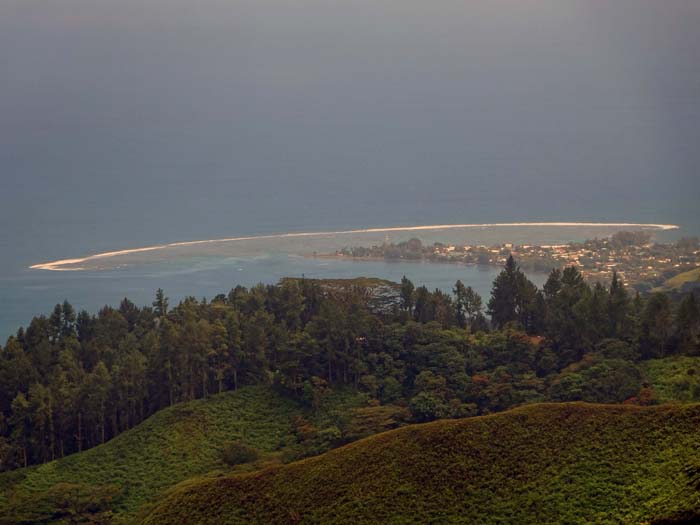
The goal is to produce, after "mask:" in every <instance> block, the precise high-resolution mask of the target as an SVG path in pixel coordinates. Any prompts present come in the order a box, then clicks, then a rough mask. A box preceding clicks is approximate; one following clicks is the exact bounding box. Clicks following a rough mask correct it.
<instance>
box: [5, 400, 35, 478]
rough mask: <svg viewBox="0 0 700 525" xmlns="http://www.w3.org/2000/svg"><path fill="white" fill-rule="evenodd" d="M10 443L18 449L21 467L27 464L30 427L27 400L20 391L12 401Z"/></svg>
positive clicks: (30, 434) (29, 412) (30, 435)
mask: <svg viewBox="0 0 700 525" xmlns="http://www.w3.org/2000/svg"><path fill="white" fill-rule="evenodd" d="M10 426H11V428H12V434H11V436H10V439H11V440H12V444H13V445H14V446H16V447H17V449H18V450H19V451H20V462H21V464H22V466H23V467H26V466H27V465H28V464H29V446H30V444H31V437H32V427H31V411H30V406H29V401H27V398H26V397H25V395H24V394H23V393H22V392H20V393H19V394H17V396H16V397H15V398H14V400H13V401H12V415H11V416H10Z"/></svg>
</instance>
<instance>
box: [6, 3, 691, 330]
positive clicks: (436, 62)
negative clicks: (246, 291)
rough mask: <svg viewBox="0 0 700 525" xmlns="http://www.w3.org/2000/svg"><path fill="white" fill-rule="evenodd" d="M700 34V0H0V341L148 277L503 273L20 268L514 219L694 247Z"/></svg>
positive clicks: (176, 281) (215, 283)
mask: <svg viewBox="0 0 700 525" xmlns="http://www.w3.org/2000/svg"><path fill="white" fill-rule="evenodd" d="M698 27H700V2H698V1H697V0H666V1H664V2H659V1H657V0H616V1H614V2H598V1H595V0H474V1H470V2H463V1H452V0H436V1H434V2H425V1H418V0H401V1H398V0H358V1H353V2H329V1H324V0H299V1H297V2H287V1H282V0H266V1H257V0H233V1H231V0H202V1H198V2H185V1H184V0H122V1H120V2H95V1H93V0H63V1H62V2H32V1H26V0H5V1H3V2H1V3H0V340H3V339H4V336H6V335H7V334H9V333H10V332H12V331H14V330H15V329H16V327H17V326H18V325H19V324H22V323H26V322H27V321H28V320H29V318H30V317H31V316H32V315H35V314H37V313H40V312H46V311H48V310H49V309H50V307H51V306H52V304H54V303H55V302H57V301H61V300H63V299H64V298H68V299H69V300H71V301H73V302H74V303H76V305H78V306H79V307H87V308H91V309H94V308H96V307H98V306H100V305H102V304H104V303H112V304H113V303H116V302H117V301H118V300H119V298H121V297H122V296H124V295H128V296H130V297H132V298H134V300H135V301H136V302H138V303H145V302H150V298H151V296H152V294H153V290H155V289H156V288H158V287H159V286H162V287H163V288H165V289H166V291H167V292H168V293H169V294H170V295H171V297H173V298H179V297H181V296H182V295H185V294H194V295H196V296H203V295H207V296H211V295H212V294H213V293H215V292H219V291H226V290H227V289H228V288H230V287H231V286H232V285H233V284H236V283H237V282H241V283H243V284H250V283H253V282H256V281H259V280H264V281H270V280H275V279H277V278H278V277H280V276H283V275H288V274H299V273H306V274H313V275H318V276H321V275H332V276H352V275H358V274H364V275H369V274H373V273H374V274H378V275H380V276H384V277H391V276H394V275H396V276H400V275H399V274H403V273H406V274H407V275H409V274H410V275H413V276H414V279H415V280H416V281H419V282H426V283H428V284H430V285H431V286H433V285H435V286H437V285H440V283H442V282H447V281H451V280H452V279H453V278H454V277H455V276H456V275H457V274H458V273H459V272H462V273H459V275H462V276H464V278H463V280H465V281H473V282H474V283H478V282H481V281H484V282H488V281H489V280H490V279H491V277H490V276H489V277H488V278H487V277H485V275H486V274H487V273H488V272H487V271H482V270H480V269H464V268H462V269H459V268H452V267H450V268H443V267H439V266H434V267H433V266H431V267H424V266H411V267H410V268H413V270H411V269H410V268H403V267H402V266H401V265H399V266H395V265H385V264H383V263H376V264H375V263H371V264H370V263H368V264H367V265H355V264H352V263H346V262H343V263H338V262H336V263H335V264H333V265H331V264H330V262H329V266H328V267H326V266H321V267H318V266H315V265H316V262H317V261H312V260H304V261H303V262H301V263H300V262H298V261H297V260H296V259H295V260H292V259H290V258H289V257H286V256H284V255H280V254H279V253H271V254H267V255H265V254H262V255H261V256H262V257H263V258H262V259H251V260H245V261H244V260H243V259H241V261H242V262H240V264H241V265H242V266H241V267H242V268H243V269H242V270H238V266H236V265H237V264H239V263H231V264H229V263H225V264H224V263H222V261H221V260H220V259H218V260H217V261H216V262H212V261H211V260H204V261H201V260H200V261H197V260H195V259H190V260H188V261H189V262H188V261H178V262H176V263H169V264H166V265H164V266H157V265H156V266H148V267H139V268H128V269H122V270H110V271H108V272H96V273H93V272H82V273H71V274H67V273H61V274H47V273H44V272H39V271H29V270H27V267H28V266H29V265H31V264H34V263H37V262H42V261H46V260H53V259H63V258H71V257H76V256H83V255H87V254H90V253H96V252H102V251H108V250H118V249H124V248H131V247H135V246H142V245H152V244H159V243H165V242H172V241H180V240H191V239H208V238H217V237H228V236H237V235H256V234H266V233H274V232H286V231H319V230H338V229H353V228H366V227H376V226H394V225H414V224H445V223H481V222H511V221H604V222H608V221H612V222H618V221H623V222H653V223H675V224H679V225H680V226H681V230H680V232H679V233H678V234H679V235H684V234H685V235H691V234H692V235H697V234H699V233H700V213H698V201H699V198H700V148H698V144H700V68H699V67H698V49H700V31H698ZM272 251H274V250H272ZM265 257H266V258H265ZM205 259H206V258H205ZM173 264H174V265H175V266H173ZM207 265H213V267H209V266H207ZM489 271H491V270H489ZM412 272H413V273H412ZM452 272H455V273H454V274H453V273H452ZM479 286H481V285H479Z"/></svg>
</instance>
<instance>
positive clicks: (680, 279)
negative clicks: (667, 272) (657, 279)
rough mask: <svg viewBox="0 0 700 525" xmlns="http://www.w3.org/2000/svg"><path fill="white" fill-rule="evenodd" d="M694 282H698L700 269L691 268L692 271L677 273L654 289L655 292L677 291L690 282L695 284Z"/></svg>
mask: <svg viewBox="0 0 700 525" xmlns="http://www.w3.org/2000/svg"><path fill="white" fill-rule="evenodd" d="M695 281H700V267H699V268H693V269H692V270H689V271H687V272H683V273H679V274H678V275H674V276H673V277H671V278H670V279H667V280H666V281H664V283H663V284H662V285H661V286H659V287H658V288H655V290H656V291H664V290H678V289H680V288H682V287H683V285H684V284H685V283H690V282H695Z"/></svg>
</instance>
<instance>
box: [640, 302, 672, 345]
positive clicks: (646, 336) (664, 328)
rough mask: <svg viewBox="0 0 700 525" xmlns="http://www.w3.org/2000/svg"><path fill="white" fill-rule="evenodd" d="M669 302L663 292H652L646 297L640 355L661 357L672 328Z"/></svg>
mask: <svg viewBox="0 0 700 525" xmlns="http://www.w3.org/2000/svg"><path fill="white" fill-rule="evenodd" d="M672 320H673V318H672V315H671V302H670V301H669V299H668V296H667V295H666V294H664V293H661V292H657V293H653V294H652V295H651V296H650V297H649V299H647V302H646V305H645V306H644V311H643V312H642V320H641V337H640V347H641V351H642V357H644V358H652V357H663V356H664V355H665V354H666V351H667V344H668V341H669V337H670V336H671V330H672Z"/></svg>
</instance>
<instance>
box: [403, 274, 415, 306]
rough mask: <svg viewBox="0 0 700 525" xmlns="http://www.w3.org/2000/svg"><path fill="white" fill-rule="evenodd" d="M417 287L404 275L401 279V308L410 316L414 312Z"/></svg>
mask: <svg viewBox="0 0 700 525" xmlns="http://www.w3.org/2000/svg"><path fill="white" fill-rule="evenodd" d="M414 293H415V286H413V283H412V282H411V281H410V280H408V279H407V278H406V276H405V275H404V276H403V277H402V278H401V308H402V309H403V310H404V311H406V312H408V313H409V314H410V313H411V312H412V310H413V300H414Z"/></svg>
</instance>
